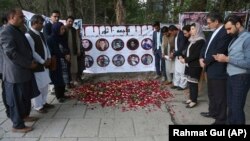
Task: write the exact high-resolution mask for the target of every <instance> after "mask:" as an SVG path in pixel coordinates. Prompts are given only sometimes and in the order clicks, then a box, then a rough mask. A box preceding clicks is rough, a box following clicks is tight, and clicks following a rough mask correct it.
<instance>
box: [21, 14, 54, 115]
mask: <svg viewBox="0 0 250 141" xmlns="http://www.w3.org/2000/svg"><path fill="white" fill-rule="evenodd" d="M43 22H44V19H43V17H42V16H41V15H34V16H33V17H32V18H31V28H30V30H29V31H28V32H27V33H26V34H25V36H26V38H27V39H28V41H29V44H30V46H31V48H32V53H33V57H34V59H35V60H36V61H37V62H38V64H40V65H39V66H38V68H37V69H36V70H35V73H34V74H35V78H36V82H37V85H38V89H39V91H40V95H39V96H37V97H35V98H33V99H32V100H31V101H32V104H33V106H34V109H35V110H36V111H38V112H39V113H47V109H48V108H53V107H54V105H51V104H48V103H47V102H46V101H47V95H48V86H49V83H50V82H51V79H50V76H49V70H48V66H49V65H50V61H51V60H50V58H51V55H50V51H49V48H48V46H47V44H46V41H45V38H44V36H43V34H42V33H41V32H40V31H41V30H42V28H43Z"/></svg>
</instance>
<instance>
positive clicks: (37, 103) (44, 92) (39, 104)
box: [31, 85, 49, 110]
mask: <svg viewBox="0 0 250 141" xmlns="http://www.w3.org/2000/svg"><path fill="white" fill-rule="evenodd" d="M48 87H49V85H46V86H45V87H43V88H38V89H39V91H40V95H39V96H37V97H35V98H32V99H31V102H32V105H33V107H34V109H36V110H40V109H42V108H43V105H44V104H45V103H46V101H47V96H48V92H49V89H48Z"/></svg>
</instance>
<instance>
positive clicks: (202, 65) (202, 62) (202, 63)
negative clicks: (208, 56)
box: [199, 58, 206, 68]
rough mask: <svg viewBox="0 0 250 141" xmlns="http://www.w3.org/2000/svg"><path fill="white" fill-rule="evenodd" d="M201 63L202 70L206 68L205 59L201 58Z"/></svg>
mask: <svg viewBox="0 0 250 141" xmlns="http://www.w3.org/2000/svg"><path fill="white" fill-rule="evenodd" d="M199 62H200V66H201V67H202V68H204V67H205V66H206V64H205V63H204V59H203V58H201V59H200V60H199Z"/></svg>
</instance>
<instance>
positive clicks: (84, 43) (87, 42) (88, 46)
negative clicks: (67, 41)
mask: <svg viewBox="0 0 250 141" xmlns="http://www.w3.org/2000/svg"><path fill="white" fill-rule="evenodd" d="M82 46H83V48H84V51H90V50H91V49H92V47H93V43H92V42H91V41H90V40H89V39H82Z"/></svg>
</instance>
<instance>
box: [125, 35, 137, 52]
mask: <svg viewBox="0 0 250 141" xmlns="http://www.w3.org/2000/svg"><path fill="white" fill-rule="evenodd" d="M127 47H128V49H129V50H136V49H137V48H138V47H139V41H138V40H137V39H135V38H131V39H129V40H128V42H127Z"/></svg>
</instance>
